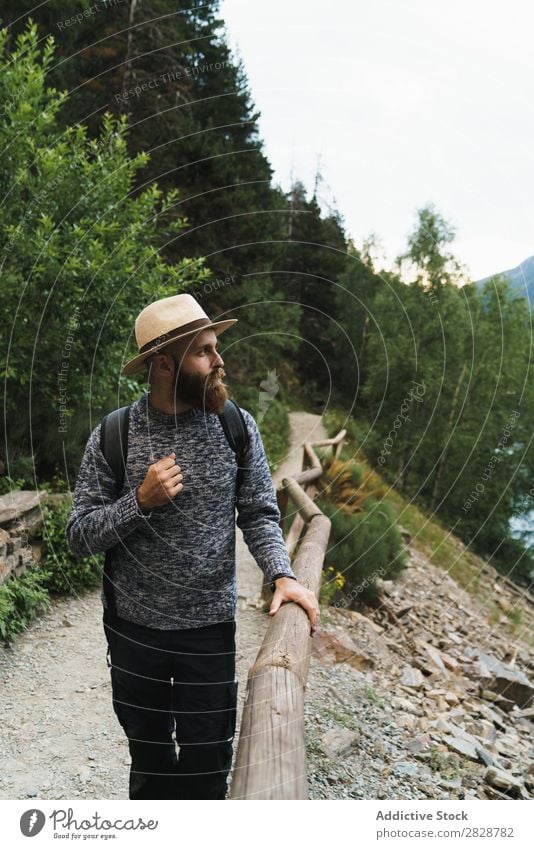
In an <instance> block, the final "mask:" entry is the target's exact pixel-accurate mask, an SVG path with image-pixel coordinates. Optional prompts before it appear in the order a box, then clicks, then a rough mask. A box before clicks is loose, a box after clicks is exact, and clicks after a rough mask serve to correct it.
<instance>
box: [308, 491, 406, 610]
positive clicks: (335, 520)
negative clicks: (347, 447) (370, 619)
mask: <svg viewBox="0 0 534 849" xmlns="http://www.w3.org/2000/svg"><path fill="white" fill-rule="evenodd" d="M316 503H317V504H318V506H319V507H320V509H321V510H322V511H323V513H324V514H325V515H326V516H328V518H329V519H330V521H331V522H332V527H331V531H330V539H329V542H328V551H327V557H328V562H329V565H331V566H332V568H333V569H334V570H335V571H336V573H340V574H341V575H342V576H343V578H344V579H345V583H344V586H343V588H342V590H341V588H340V589H339V591H338V592H337V593H336V597H337V599H338V601H339V603H340V604H342V605H343V606H346V607H354V606H355V605H356V604H357V603H359V602H370V603H373V602H374V601H376V598H377V596H378V587H377V580H378V579H381V580H388V579H391V578H395V577H396V576H397V575H398V574H399V572H400V571H401V569H402V568H403V567H404V565H405V555H404V554H403V552H402V546H403V540H402V537H401V534H400V532H399V530H398V529H397V527H396V525H395V518H394V513H393V510H392V508H391V506H390V505H389V504H387V502H384V501H382V502H374V501H368V502H366V504H365V509H364V510H363V511H362V512H361V513H359V514H356V515H352V514H349V513H345V512H344V511H343V509H341V508H339V507H337V506H336V505H335V504H332V503H330V502H328V501H326V500H324V499H316Z"/></svg>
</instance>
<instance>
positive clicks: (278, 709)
mask: <svg viewBox="0 0 534 849" xmlns="http://www.w3.org/2000/svg"><path fill="white" fill-rule="evenodd" d="M345 434H346V430H341V431H340V432H339V433H338V434H337V436H336V437H334V439H323V440H321V441H320V442H315V443H311V442H305V443H304V453H303V462H302V467H303V470H302V472H300V474H299V475H297V476H296V477H290V478H284V479H283V480H282V484H281V486H280V487H279V488H278V489H277V499H278V504H279V507H280V513H281V517H282V523H283V521H284V519H285V518H286V516H287V510H288V502H289V499H291V501H292V502H293V503H294V504H295V505H296V508H297V512H296V514H295V518H294V520H293V522H292V524H291V527H290V529H289V532H288V534H287V537H286V546H287V549H288V552H289V554H290V556H291V554H292V553H293V551H294V550H295V547H296V546H297V543H298V542H299V540H300V537H301V533H302V529H303V528H305V532H304V536H303V538H302V540H301V542H300V544H299V547H298V553H297V555H296V558H295V560H294V562H293V563H292V568H293V571H294V573H295V575H296V576H297V578H298V580H299V582H300V583H301V584H303V585H304V586H305V587H308V589H310V590H312V591H313V592H314V593H315V594H316V596H317V597H318V595H319V588H320V584H321V572H322V568H323V562H324V557H325V552H326V547H327V545H328V538H329V535H330V519H328V518H327V516H325V515H324V513H322V512H321V511H320V510H319V508H318V507H317V505H316V504H314V502H313V500H312V498H310V496H309V495H308V494H307V493H306V492H305V487H307V486H310V484H311V483H312V482H313V481H314V480H316V478H318V477H319V476H320V475H321V474H322V473H323V468H322V466H321V462H320V460H319V458H318V457H317V455H316V453H315V451H314V450H313V447H312V445H315V446H326V445H331V446H332V448H333V451H334V457H335V458H336V457H338V455H339V453H340V451H341V449H342V447H343V439H344V437H345ZM307 465H308V466H309V468H306V466H307ZM265 590H266V591H267V592H265ZM262 595H263V597H264V599H265V601H268V600H269V599H270V598H271V597H272V596H271V592H270V588H269V584H268V583H266V584H265V585H264V592H263V593H262ZM310 655H311V637H310V623H309V619H308V615H307V613H306V612H305V610H304V609H303V608H302V607H301V606H300V605H298V604H296V603H294V602H286V603H284V604H283V605H282V606H281V607H280V608H279V610H278V612H277V613H276V615H275V616H273V617H272V618H271V619H270V621H269V624H268V626H267V631H266V633H265V637H264V639H263V643H262V645H261V647H260V650H259V652H258V655H257V657H256V660H255V662H254V664H253V665H252V667H251V668H250V670H249V673H248V680H247V696H246V700H245V705H244V708H243V718H242V721H241V730H240V734H239V743H238V747H237V753H236V760H235V766H234V769H233V773H232V785H231V791H230V798H231V799H307V798H308V782H307V777H306V749H305V740H304V690H305V687H306V681H307V678H308V667H309V663H310Z"/></svg>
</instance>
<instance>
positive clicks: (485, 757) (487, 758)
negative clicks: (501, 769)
mask: <svg viewBox="0 0 534 849" xmlns="http://www.w3.org/2000/svg"><path fill="white" fill-rule="evenodd" d="M476 753H477V755H478V759H479V760H480V761H482V763H483V764H484V766H495V761H494V760H493V758H492V756H491V755H490V753H489V752H488V751H487V749H483V748H482V747H481V746H477V747H476Z"/></svg>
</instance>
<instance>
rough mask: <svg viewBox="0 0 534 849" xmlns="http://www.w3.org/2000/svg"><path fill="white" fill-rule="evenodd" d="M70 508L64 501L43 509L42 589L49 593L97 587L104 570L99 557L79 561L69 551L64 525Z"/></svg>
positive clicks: (100, 556) (63, 592)
mask: <svg viewBox="0 0 534 849" xmlns="http://www.w3.org/2000/svg"><path fill="white" fill-rule="evenodd" d="M70 508H71V503H70V501H68V500H65V501H62V502H60V503H59V504H57V505H55V506H54V507H49V506H45V508H44V511H43V516H44V525H43V542H44V543H45V557H44V560H43V564H42V565H43V568H44V571H45V572H46V575H47V577H46V581H45V587H46V589H47V590H48V591H49V592H53V593H61V594H65V595H70V594H76V593H78V592H80V591H81V590H85V589H91V588H93V587H96V586H97V585H98V584H99V583H100V581H101V576H102V568H103V556H102V555H94V556H93V557H87V558H83V559H78V558H77V557H75V556H74V554H73V553H72V552H71V550H70V549H69V546H68V543H67V534H66V526H67V519H68V515H69V512H70Z"/></svg>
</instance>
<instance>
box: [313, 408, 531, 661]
mask: <svg viewBox="0 0 534 849" xmlns="http://www.w3.org/2000/svg"><path fill="white" fill-rule="evenodd" d="M323 420H324V423H325V427H326V430H327V433H328V435H329V437H332V436H335V435H336V434H337V433H338V431H339V430H340V429H341V427H344V428H346V429H347V436H346V437H345V439H346V442H345V445H344V448H343V452H342V457H344V456H346V457H347V458H348V457H357V458H358V463H359V464H360V465H361V466H362V468H363V469H364V471H375V472H376V470H374V469H373V467H372V466H371V465H370V464H369V463H368V462H367V460H366V459H365V456H364V455H363V452H362V450H361V448H360V440H359V427H358V424H357V422H355V421H354V420H353V419H347V420H346V421H345V415H344V414H343V413H342V412H341V411H340V410H336V409H335V408H334V409H330V410H329V411H328V412H327V413H326V414H325V416H324V417H323ZM376 474H377V475H379V472H376ZM384 483H385V482H384ZM386 486H389V485H387V484H386ZM387 497H388V501H389V502H390V504H391V506H392V507H393V509H394V510H395V512H396V520H397V522H398V524H399V525H400V526H401V527H402V528H404V529H405V530H407V531H408V532H409V533H410V535H411V537H412V542H411V547H412V548H413V549H415V550H417V552H418V553H419V554H420V555H421V556H422V557H423V558H425V559H426V560H429V561H431V562H432V563H433V564H434V565H435V566H438V567H439V568H441V569H443V571H444V572H446V573H447V574H449V575H450V576H451V578H452V579H453V580H454V581H456V583H457V584H458V586H460V587H461V588H462V589H463V590H465V591H466V592H467V593H468V594H469V595H470V596H472V597H473V599H475V600H476V601H477V602H478V604H481V603H482V604H483V606H484V615H485V617H486V619H487V621H488V622H489V623H490V625H497V624H498V625H499V627H500V628H502V630H503V632H504V633H506V634H508V635H509V636H511V637H513V638H520V639H522V640H523V641H524V642H525V643H527V644H529V645H534V610H533V609H532V608H531V607H529V606H528V603H527V602H520V603H518V605H517V606H516V609H514V610H512V611H510V612H508V613H504V612H503V610H502V609H501V608H500V607H499V605H498V604H497V600H496V598H495V597H494V593H493V589H492V585H493V580H492V578H491V577H490V576H489V575H488V564H487V563H486V561H485V560H484V559H483V558H481V557H479V556H478V555H477V554H475V553H474V552H472V551H470V550H469V549H467V548H466V547H465V545H464V544H463V543H462V541H461V540H460V539H459V538H458V537H456V536H455V535H454V534H453V533H452V532H451V531H450V529H449V528H447V527H446V526H445V525H444V524H442V522H441V521H440V520H439V519H438V518H437V517H436V516H435V515H428V514H427V513H425V511H424V510H423V509H422V508H420V507H419V506H418V505H417V504H415V503H414V502H412V501H408V500H407V499H406V498H404V497H403V496H402V495H401V494H400V493H399V492H398V491H397V490H395V489H389V491H388V495H387ZM489 568H491V569H492V574H493V567H489ZM499 577H500V576H499V574H498V573H497V572H495V578H494V580H496V581H499ZM518 589H519V587H518ZM487 596H489V598H488V597H487Z"/></svg>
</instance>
